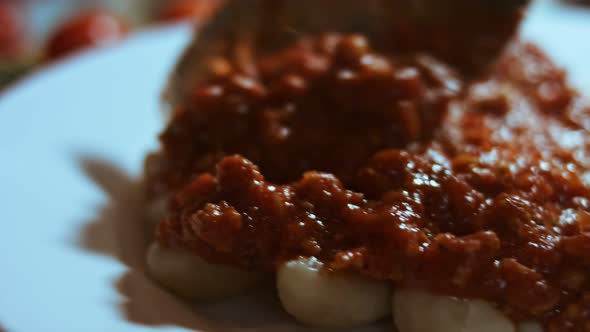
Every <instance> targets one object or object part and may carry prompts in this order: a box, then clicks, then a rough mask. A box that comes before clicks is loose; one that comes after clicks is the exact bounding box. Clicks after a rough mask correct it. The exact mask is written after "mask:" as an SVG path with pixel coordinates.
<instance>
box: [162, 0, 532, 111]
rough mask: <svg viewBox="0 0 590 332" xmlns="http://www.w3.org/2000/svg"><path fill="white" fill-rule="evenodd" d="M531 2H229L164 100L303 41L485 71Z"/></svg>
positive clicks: (469, 71)
mask: <svg viewBox="0 0 590 332" xmlns="http://www.w3.org/2000/svg"><path fill="white" fill-rule="evenodd" d="M528 2H529V0H493V1H492V0H444V1H441V0H363V1H361V0H227V1H226V4H225V5H224V7H223V8H222V10H221V11H220V12H219V13H218V14H217V15H216V16H215V17H213V18H212V19H211V20H210V21H209V22H208V23H207V24H206V25H204V26H203V27H202V29H201V30H200V31H199V33H198V34H196V37H195V39H194V41H193V42H192V43H191V45H190V46H189V48H188V49H187V50H186V51H185V53H184V55H183V56H182V58H181V60H180V62H179V63H178V65H177V66H176V68H175V70H174V72H173V74H172V77H171V80H170V83H169V86H168V89H167V91H166V94H165V99H166V101H167V102H168V103H169V104H172V105H174V104H175V103H176V102H178V101H180V100H182V98H183V96H185V95H186V93H187V92H188V89H190V88H191V87H192V86H194V84H196V83H197V82H199V81H201V80H203V79H204V78H206V77H207V75H208V74H209V73H210V68H211V61H210V60H211V59H216V58H220V57H221V58H225V59H228V60H230V61H233V62H234V63H236V64H238V66H239V67H240V68H241V69H242V70H244V71H249V70H250V68H251V67H252V64H253V63H254V60H255V59H256V58H257V57H258V56H260V55H264V54H267V53H272V52H273V51H277V50H279V49H281V48H283V47H285V46H286V45H288V44H289V43H291V42H293V41H294V40H296V39H297V38H299V37H301V36H305V35H309V34H317V33H323V32H339V33H352V32H354V33H359V34H363V35H365V36H367V38H368V39H369V40H370V41H371V43H372V45H373V47H374V48H375V49H376V50H377V51H384V52H391V51H393V52H398V53H417V52H429V53H432V54H434V55H436V56H438V57H440V58H441V59H442V60H445V61H447V62H449V63H451V64H453V65H455V66H456V67H457V69H458V70H459V71H461V72H463V73H464V74H466V75H469V76H473V75H476V74H477V73H479V72H481V71H482V70H483V69H484V68H485V67H486V66H487V65H488V64H490V63H492V62H493V61H494V59H495V58H496V57H497V56H498V54H500V53H501V51H502V50H503V49H504V47H505V45H506V44H507V43H508V41H509V40H510V39H511V37H512V36H513V35H514V33H515V31H516V30H517V28H518V25H519V22H520V21H521V18H522V15H523V12H524V8H525V7H526V5H527V4H528Z"/></svg>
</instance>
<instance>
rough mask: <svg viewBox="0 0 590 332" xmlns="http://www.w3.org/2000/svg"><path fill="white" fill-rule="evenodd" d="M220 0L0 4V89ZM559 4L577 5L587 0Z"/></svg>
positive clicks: (10, 0) (197, 15) (14, 0)
mask: <svg viewBox="0 0 590 332" xmlns="http://www.w3.org/2000/svg"><path fill="white" fill-rule="evenodd" d="M222 1H223V0H0V89H2V88H3V87H6V86H7V85H8V84H10V83H12V82H14V81H15V80H16V79H18V78H20V77H22V76H23V75H25V74H27V73H30V72H32V71H34V70H38V69H39V68H43V66H46V65H48V64H50V63H53V62H55V61H60V60H62V59H64V58H66V57H68V56H71V55H72V54H75V53H77V52H79V51H81V50H84V49H88V48H92V47H99V46H103V45H108V44H112V43H116V42H118V41H121V40H122V39H124V38H125V36H127V35H128V34H129V33H133V31H136V30H138V29H143V28H146V27H149V26H154V25H159V24H171V23H176V22H191V21H192V22H198V23H202V22H204V21H206V19H207V18H208V17H210V16H211V15H213V14H214V13H215V11H216V10H217V9H218V8H219V7H220V5H221V2H222ZM490 1H492V0H490ZM554 1H559V0H554ZM559 2H561V3H562V4H569V5H571V6H573V7H578V6H582V5H583V4H588V3H590V0H562V1H559Z"/></svg>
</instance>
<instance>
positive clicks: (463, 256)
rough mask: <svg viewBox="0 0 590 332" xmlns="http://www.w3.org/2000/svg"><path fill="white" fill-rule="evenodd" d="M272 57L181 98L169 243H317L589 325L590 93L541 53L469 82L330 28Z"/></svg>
mask: <svg viewBox="0 0 590 332" xmlns="http://www.w3.org/2000/svg"><path fill="white" fill-rule="evenodd" d="M257 68H258V69H257V73H256V74H255V75H245V74H243V73H238V72H235V71H234V70H232V68H231V64H229V63H227V62H225V61H223V60H219V61H217V62H216V64H215V65H214V66H212V71H213V74H212V76H211V77H212V78H211V80H209V81H208V82H205V83H203V84H201V85H199V86H198V87H195V89H194V93H193V95H192V97H191V98H189V99H190V100H187V102H186V103H185V104H184V105H183V106H181V107H179V108H178V109H176V110H175V112H174V113H173V114H172V119H171V121H170V123H169V125H168V127H167V129H166V130H165V132H164V133H163V134H162V136H161V140H162V161H161V168H160V171H159V172H158V173H156V174H152V175H151V176H150V177H149V178H148V183H149V185H150V187H149V190H150V193H151V195H154V196H159V195H164V194H169V193H173V194H172V196H173V198H172V199H171V210H172V211H173V215H172V216H171V217H170V218H168V219H166V220H165V221H163V222H162V223H161V224H160V226H159V229H158V239H159V241H160V243H161V244H162V245H164V246H167V247H173V248H183V249H188V250H191V251H192V252H194V253H195V254H197V255H200V256H201V257H203V258H205V259H206V260H208V261H210V262H221V263H228V264H232V265H236V266H239V267H242V268H244V269H248V270H260V271H274V270H276V267H277V266H278V264H281V263H283V262H285V261H287V260H291V259H293V258H296V257H298V256H306V257H309V256H314V257H317V258H318V259H320V260H322V261H323V262H324V263H326V264H328V265H329V266H330V267H331V268H332V269H334V270H350V271H358V272H360V273H362V274H365V275H367V276H369V277H372V278H376V279H384V280H390V281H392V282H393V283H394V285H396V286H397V287H418V288H424V289H430V290H433V291H435V292H439V293H444V294H450V295H454V296H461V297H476V298H482V299H486V300H490V301H492V302H494V303H497V304H498V305H499V306H500V307H501V308H502V309H503V310H504V311H505V312H506V313H507V314H509V315H510V316H511V317H512V318H513V319H515V320H517V321H520V320H525V319H531V318H532V319H538V320H541V321H543V322H544V323H545V324H546V329H547V330H548V331H552V332H553V331H555V332H557V331H560V332H561V331H586V330H584V328H586V325H585V324H586V321H587V319H588V318H590V317H588V316H590V314H589V313H590V301H588V298H589V297H590V283H589V281H588V279H589V278H588V277H589V276H590V273H589V272H588V268H589V267H590V253H589V252H590V251H589V250H590V173H588V169H589V166H590V159H589V158H588V153H589V152H590V149H589V146H588V145H589V144H590V140H589V138H590V137H589V135H588V130H589V129H590V120H588V119H590V118H589V117H588V115H589V114H590V108H588V107H586V106H585V105H584V102H583V101H582V99H581V98H580V97H579V96H578V95H577V94H576V92H575V91H573V90H572V89H571V88H570V87H568V85H567V83H566V77H565V74H564V72H563V71H561V70H559V69H558V68H556V67H555V66H554V65H553V64H552V63H551V62H550V61H549V60H548V59H547V58H546V56H545V55H544V54H543V53H542V52H541V51H539V50H538V49H536V48H535V47H534V46H531V45H528V44H524V43H519V42H515V43H514V44H512V45H511V46H510V47H509V48H508V50H507V51H506V52H505V54H504V55H503V56H502V57H501V59H500V60H499V62H498V63H497V64H496V65H495V67H494V68H492V70H491V71H490V73H489V75H487V76H486V77H485V78H483V79H481V80H480V81H477V82H470V83H467V82H466V81H465V80H464V79H463V78H462V77H460V75H458V74H456V73H455V71H454V70H453V69H452V68H451V67H449V66H447V65H445V64H443V63H441V62H439V61H437V60H436V59H434V58H432V57H429V56H425V55H416V56H404V57H397V56H389V55H381V54H375V53H374V52H372V51H371V49H370V46H369V45H368V42H367V41H366V40H365V39H364V38H363V37H362V36H356V35H352V36H345V37H339V36H324V37H319V38H314V39H308V40H303V41H301V42H300V43H299V44H298V45H296V46H293V47H292V48H290V49H288V50H286V51H284V52H282V53H281V54H278V55H275V56H272V57H269V58H265V59H262V60H261V61H260V62H259V63H258V66H257Z"/></svg>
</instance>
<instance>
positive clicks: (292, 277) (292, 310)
mask: <svg viewBox="0 0 590 332" xmlns="http://www.w3.org/2000/svg"><path fill="white" fill-rule="evenodd" d="M277 289H278V294H279V298H280V300H281V303H282V305H283V307H284V308H285V310H286V311H287V312H288V313H289V314H291V315H292V316H293V317H295V318H296V319H297V320H298V321H300V322H302V323H305V324H308V325H311V326H317V327H328V328H343V327H351V326H357V325H362V324H365V323H371V322H374V321H376V320H378V319H380V318H382V317H384V316H386V315H387V314H389V313H390V312H391V311H390V310H391V302H390V298H391V287H390V285H389V284H388V283H387V282H381V281H374V280H370V279H366V278H364V277H361V276H357V275H351V274H335V273H329V272H328V271H325V270H324V269H323V266H322V263H320V262H319V261H317V260H316V259H314V258H306V259H299V260H294V261H290V262H287V263H286V264H284V265H283V266H281V267H280V268H279V270H278V274H277Z"/></svg>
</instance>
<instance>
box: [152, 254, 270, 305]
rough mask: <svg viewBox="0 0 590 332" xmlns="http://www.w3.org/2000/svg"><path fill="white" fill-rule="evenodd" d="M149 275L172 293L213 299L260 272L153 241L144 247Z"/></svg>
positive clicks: (247, 282) (245, 284)
mask: <svg viewBox="0 0 590 332" xmlns="http://www.w3.org/2000/svg"><path fill="white" fill-rule="evenodd" d="M147 263H148V267H149V270H150V272H151V275H152V277H153V278H154V279H155V280H156V281H158V282H159V283H160V284H162V285H163V286H165V287H166V288H168V289H169V290H171V291H172V292H174V293H175V294H177V295H179V296H181V297H185V298H188V299H192V300H217V299H222V298H225V297H229V296H231V295H234V294H237V293H239V292H240V291H242V290H244V289H247V288H249V287H251V286H253V285H254V284H256V283H257V282H258V281H259V280H260V279H262V275H261V274H259V273H254V272H248V271H244V270H239V269H237V268H234V267H230V266H225V265H215V264H210V263H208V262H206V261H204V260H203V259H202V258H200V257H198V256H195V255H192V254H190V253H188V252H183V251H179V250H173V249H167V248H164V247H162V246H160V245H159V244H157V243H154V244H152V245H151V247H150V249H149V250H148V255H147Z"/></svg>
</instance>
